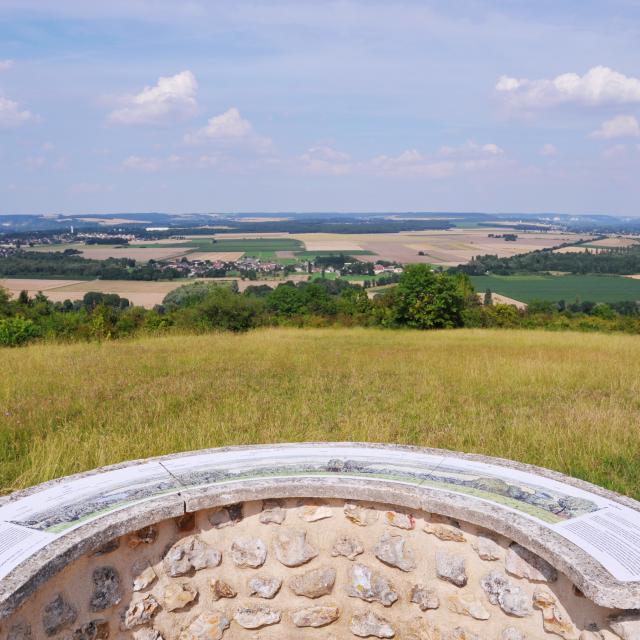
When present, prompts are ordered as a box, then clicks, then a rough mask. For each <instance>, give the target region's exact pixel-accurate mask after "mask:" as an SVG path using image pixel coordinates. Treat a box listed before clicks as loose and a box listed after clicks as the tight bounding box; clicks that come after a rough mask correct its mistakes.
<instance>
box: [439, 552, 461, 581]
mask: <svg viewBox="0 0 640 640" xmlns="http://www.w3.org/2000/svg"><path fill="white" fill-rule="evenodd" d="M436 575H437V576H438V578H440V579H441V580H446V581H447V582H450V583H451V584H455V585H456V587H464V586H465V585H466V584H467V569H466V562H465V559H464V556H462V555H458V554H453V553H445V552H443V551H438V552H437V553H436Z"/></svg>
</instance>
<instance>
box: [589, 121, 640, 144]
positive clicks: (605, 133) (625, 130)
mask: <svg viewBox="0 0 640 640" xmlns="http://www.w3.org/2000/svg"><path fill="white" fill-rule="evenodd" d="M638 136H640V124H638V120H637V119H636V118H634V116H623V115H620V116H615V118H611V120H606V121H605V122H603V123H602V124H601V125H600V128H599V129H597V130H596V131H594V132H593V133H592V134H591V137H592V138H604V139H605V140H610V139H611V138H637V137H638Z"/></svg>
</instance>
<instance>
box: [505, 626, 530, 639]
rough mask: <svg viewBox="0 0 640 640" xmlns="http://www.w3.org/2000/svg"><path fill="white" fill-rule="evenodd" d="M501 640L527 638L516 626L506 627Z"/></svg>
mask: <svg viewBox="0 0 640 640" xmlns="http://www.w3.org/2000/svg"><path fill="white" fill-rule="evenodd" d="M500 640H526V636H525V635H524V633H522V631H520V630H519V629H516V628H515V627H506V628H504V629H503V630H502V633H501V634H500Z"/></svg>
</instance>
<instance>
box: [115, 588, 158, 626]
mask: <svg viewBox="0 0 640 640" xmlns="http://www.w3.org/2000/svg"><path fill="white" fill-rule="evenodd" d="M159 608H160V604H159V603H158V601H157V600H156V599H155V598H154V597H153V596H152V595H151V594H149V595H146V596H145V597H144V598H142V600H138V601H137V602H133V603H131V605H129V608H128V609H127V611H126V612H125V614H124V621H123V624H124V628H125V629H134V628H135V627H139V626H140V625H143V624H147V623H148V622H151V620H153V617H154V616H155V615H156V613H158V609H159Z"/></svg>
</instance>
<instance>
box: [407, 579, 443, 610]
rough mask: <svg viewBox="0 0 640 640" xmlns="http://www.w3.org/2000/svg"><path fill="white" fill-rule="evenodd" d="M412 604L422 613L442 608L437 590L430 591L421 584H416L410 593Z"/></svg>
mask: <svg viewBox="0 0 640 640" xmlns="http://www.w3.org/2000/svg"><path fill="white" fill-rule="evenodd" d="M409 598H410V600H411V602H413V603H415V604H417V605H418V607H419V608H420V611H427V610H429V609H437V608H438V607H439V606H440V599H439V598H438V594H437V592H436V590H435V589H429V588H428V587H425V586H423V585H421V584H415V585H413V587H411V591H410V592H409Z"/></svg>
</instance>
